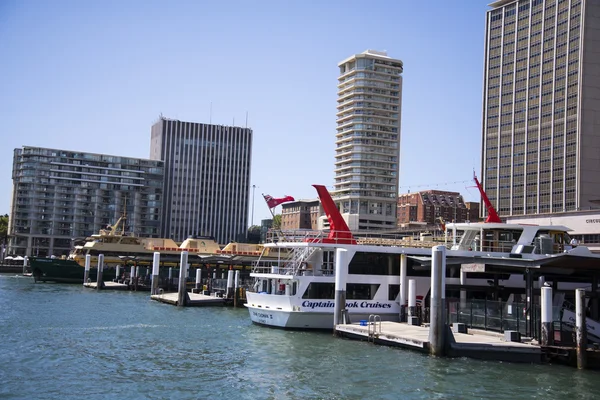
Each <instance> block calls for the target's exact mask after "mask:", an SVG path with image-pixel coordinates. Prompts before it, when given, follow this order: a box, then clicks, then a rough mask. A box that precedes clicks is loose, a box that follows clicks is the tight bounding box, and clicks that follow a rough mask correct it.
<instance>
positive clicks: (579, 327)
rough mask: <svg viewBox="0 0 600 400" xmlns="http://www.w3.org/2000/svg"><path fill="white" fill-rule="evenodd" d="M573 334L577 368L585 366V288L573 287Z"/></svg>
mask: <svg viewBox="0 0 600 400" xmlns="http://www.w3.org/2000/svg"><path fill="white" fill-rule="evenodd" d="M575 312H576V316H575V334H576V340H577V343H576V346H577V368H578V369H585V368H586V367H587V329H586V320H585V289H575Z"/></svg>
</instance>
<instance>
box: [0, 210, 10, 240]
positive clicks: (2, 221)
mask: <svg viewBox="0 0 600 400" xmlns="http://www.w3.org/2000/svg"><path fill="white" fill-rule="evenodd" d="M7 237H8V214H4V215H0V241H3V240H6V239H7Z"/></svg>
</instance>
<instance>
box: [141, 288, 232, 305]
mask: <svg viewBox="0 0 600 400" xmlns="http://www.w3.org/2000/svg"><path fill="white" fill-rule="evenodd" d="M186 295H187V299H186V301H185V306H186V307H203V306H223V305H225V299H224V298H222V297H216V296H208V295H205V294H201V293H190V292H186ZM150 298H151V299H152V300H156V301H160V302H161V303H167V304H172V305H174V306H176V305H177V300H178V298H179V293H177V292H175V293H163V294H153V295H151V296H150Z"/></svg>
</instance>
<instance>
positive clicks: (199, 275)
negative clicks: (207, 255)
mask: <svg viewBox="0 0 600 400" xmlns="http://www.w3.org/2000/svg"><path fill="white" fill-rule="evenodd" d="M196 293H202V270H201V269H200V268H198V269H196Z"/></svg>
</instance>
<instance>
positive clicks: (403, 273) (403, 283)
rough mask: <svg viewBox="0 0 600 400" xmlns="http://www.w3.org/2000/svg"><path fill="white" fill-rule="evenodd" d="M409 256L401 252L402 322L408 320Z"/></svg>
mask: <svg viewBox="0 0 600 400" xmlns="http://www.w3.org/2000/svg"><path fill="white" fill-rule="evenodd" d="M407 262H408V257H407V256H406V254H400V322H406V293H407V289H408V288H407V286H406V268H407Z"/></svg>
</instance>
